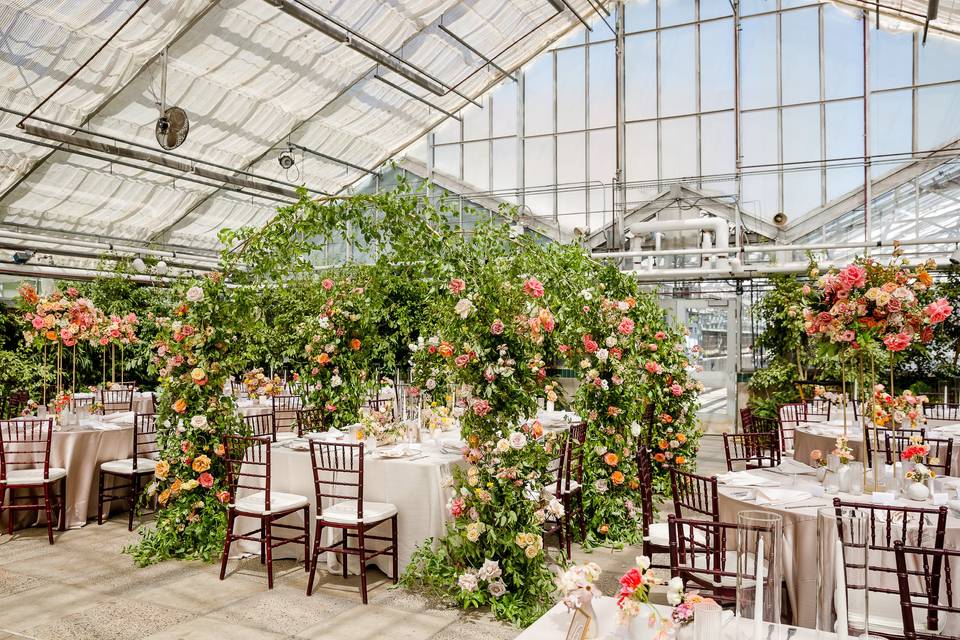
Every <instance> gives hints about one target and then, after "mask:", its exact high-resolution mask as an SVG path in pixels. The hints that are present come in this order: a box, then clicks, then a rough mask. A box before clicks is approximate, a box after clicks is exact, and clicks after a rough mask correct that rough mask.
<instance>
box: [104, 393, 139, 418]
mask: <svg viewBox="0 0 960 640" xmlns="http://www.w3.org/2000/svg"><path fill="white" fill-rule="evenodd" d="M100 397H101V398H102V399H103V412H104V413H116V412H119V411H133V387H120V388H116V389H104V390H102V391H101V392H100Z"/></svg>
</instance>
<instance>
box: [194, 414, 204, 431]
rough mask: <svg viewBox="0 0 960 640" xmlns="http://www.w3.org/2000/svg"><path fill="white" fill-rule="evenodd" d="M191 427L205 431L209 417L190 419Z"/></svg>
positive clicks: (201, 416) (199, 416)
mask: <svg viewBox="0 0 960 640" xmlns="http://www.w3.org/2000/svg"><path fill="white" fill-rule="evenodd" d="M190 426H191V427H193V428H194V429H205V428H206V427H207V416H205V415H196V416H193V417H192V418H190Z"/></svg>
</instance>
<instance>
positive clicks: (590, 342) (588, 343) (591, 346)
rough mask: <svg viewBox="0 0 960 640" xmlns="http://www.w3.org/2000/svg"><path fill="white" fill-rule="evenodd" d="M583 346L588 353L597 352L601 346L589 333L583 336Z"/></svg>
mask: <svg viewBox="0 0 960 640" xmlns="http://www.w3.org/2000/svg"><path fill="white" fill-rule="evenodd" d="M583 348H584V349H586V350H587V353H596V351H597V349H599V348H600V345H598V344H597V343H596V342H595V341H594V339H593V336H591V335H590V334H589V333H588V334H587V335H585V336H583Z"/></svg>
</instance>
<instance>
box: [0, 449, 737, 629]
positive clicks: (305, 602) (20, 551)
mask: <svg viewBox="0 0 960 640" xmlns="http://www.w3.org/2000/svg"><path fill="white" fill-rule="evenodd" d="M700 469H701V473H707V474H709V473H720V472H722V471H723V470H724V464H723V443H722V440H720V438H718V437H716V436H707V437H705V438H704V439H703V443H702V451H701V457H700ZM136 540H137V534H136V533H129V532H127V529H126V519H125V518H122V517H116V518H114V519H113V520H111V521H109V522H108V523H106V524H104V525H103V526H97V525H96V524H89V525H87V526H86V527H84V528H83V529H79V530H73V531H67V532H65V533H62V534H58V536H57V539H56V544H55V545H53V546H50V545H48V544H47V540H46V530H45V529H29V530H25V531H19V532H17V535H15V536H13V537H10V536H6V535H3V536H0V640H7V639H9V638H36V639H38V640H40V639H43V640H46V639H50V640H54V639H56V640H60V639H62V638H76V639H78V640H86V639H91V640H92V639H105V640H107V639H109V640H137V639H141V638H150V639H152V640H159V639H193V638H197V639H201V638H202V639H205V640H206V639H211V638H229V639H230V640H247V639H254V638H256V639H271V638H317V639H330V640H333V639H338V640H342V639H345V638H350V639H351V640H375V639H381V638H383V639H385V640H386V639H388V638H389V639H391V640H421V639H428V638H430V639H433V640H501V639H507V638H513V637H515V636H516V635H517V633H518V630H517V629H514V628H511V627H509V626H507V625H504V624H501V623H499V622H497V621H496V620H494V619H492V618H491V617H490V616H489V615H487V614H484V613H477V612H470V613H464V612H461V611H458V610H451V609H443V608H437V607H436V606H434V605H433V604H431V603H429V602H426V601H425V600H424V599H423V598H421V597H419V596H417V595H414V594H411V593H409V592H405V591H403V590H397V589H391V588H390V587H391V585H390V581H389V580H388V579H387V578H386V576H383V575H382V574H379V573H377V572H376V571H375V570H374V571H373V572H372V578H371V585H372V588H371V591H370V604H369V605H366V606H364V605H363V604H362V603H361V602H360V595H359V578H358V577H356V576H353V577H351V578H349V579H348V580H343V579H342V578H341V577H340V576H330V575H327V574H326V573H325V572H323V571H322V570H321V571H318V574H317V579H318V582H319V587H318V588H317V589H315V591H314V594H313V596H311V597H309V598H308V597H307V596H306V595H305V589H306V581H307V576H306V574H305V573H304V571H303V570H302V568H298V567H296V566H295V565H294V564H293V562H292V561H287V562H282V561H278V562H277V563H276V564H275V570H276V572H277V574H278V576H277V578H276V583H275V587H274V589H273V590H272V591H271V590H268V589H267V584H266V575H265V573H264V570H263V568H262V567H261V565H260V563H259V561H258V559H255V558H251V559H247V560H244V561H242V562H239V563H238V562H237V561H234V562H232V563H231V565H230V569H231V571H232V573H231V574H229V575H228V577H227V579H226V580H224V581H222V582H221V581H220V580H219V579H218V578H219V575H218V574H219V568H218V566H214V565H206V564H202V563H194V562H165V563H162V564H159V565H155V566H151V567H147V568H145V569H140V568H137V567H135V566H134V565H133V563H132V562H131V560H130V557H129V556H127V555H124V554H122V553H121V549H123V547H125V546H127V545H129V544H131V543H133V542H136ZM638 553H639V550H638V549H636V548H627V549H623V550H620V551H612V550H609V549H598V550H595V551H593V552H592V553H590V554H586V553H584V552H583V551H581V550H580V549H576V550H575V552H574V556H575V558H574V559H575V560H576V561H584V560H587V559H589V560H592V561H594V562H596V563H597V564H599V565H600V566H601V568H602V569H603V575H602V576H601V581H600V587H601V590H602V591H603V592H604V593H607V594H614V593H615V592H616V590H617V584H616V582H617V578H618V577H619V576H620V575H621V574H622V573H623V572H624V571H625V570H626V569H627V568H628V567H629V566H630V565H631V564H632V563H633V561H634V557H635V556H636V555H637V554H638ZM658 561H660V562H665V561H666V558H660V559H658ZM655 599H656V600H659V599H660V598H655Z"/></svg>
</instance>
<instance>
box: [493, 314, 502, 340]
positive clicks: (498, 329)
mask: <svg viewBox="0 0 960 640" xmlns="http://www.w3.org/2000/svg"><path fill="white" fill-rule="evenodd" d="M503 328H504V327H503V320H501V319H500V318H497V319H496V320H494V321H493V324H491V325H490V333H492V334H493V335H495V336H498V335H500V334H501V333H503Z"/></svg>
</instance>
